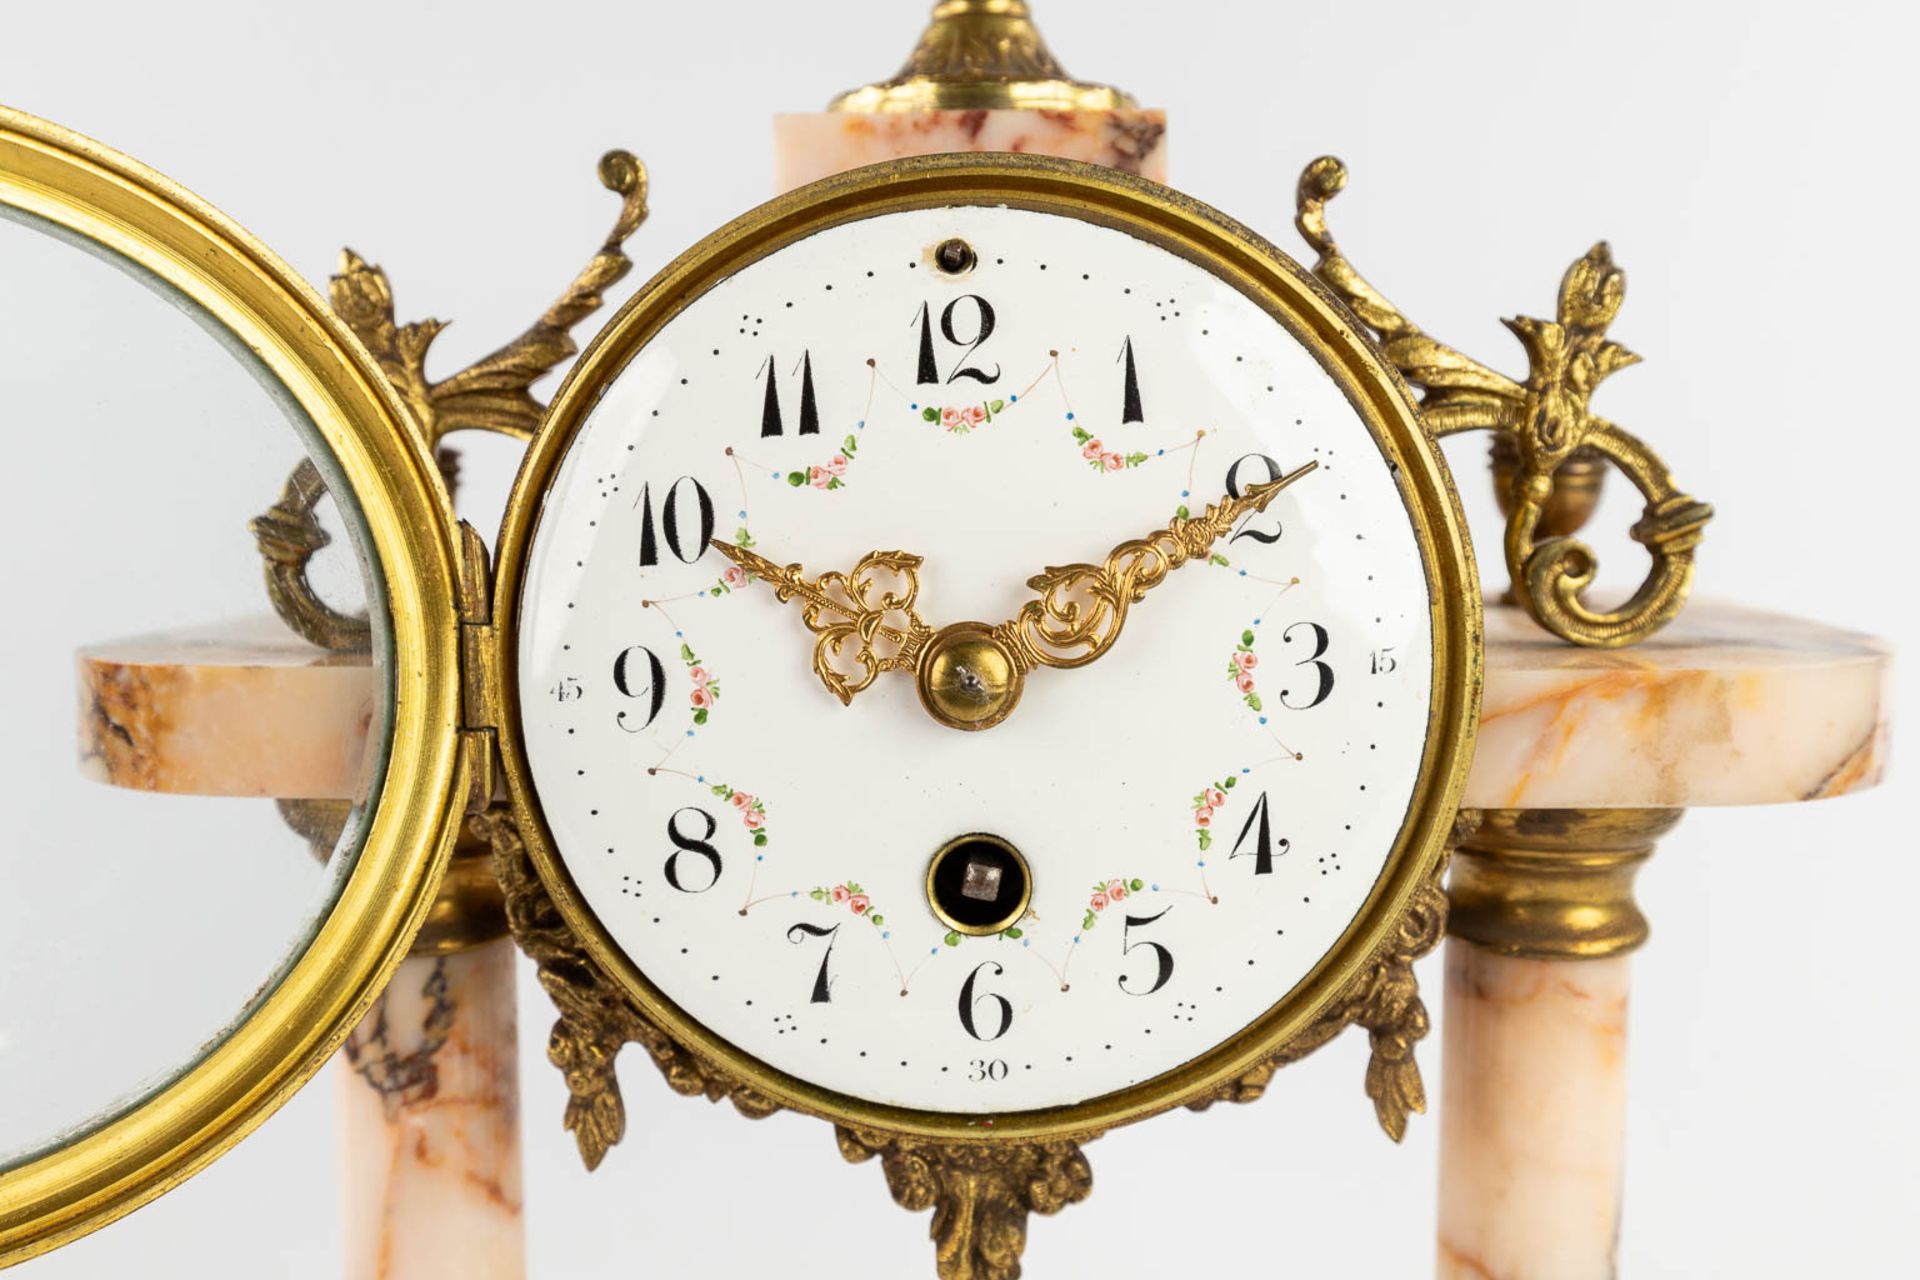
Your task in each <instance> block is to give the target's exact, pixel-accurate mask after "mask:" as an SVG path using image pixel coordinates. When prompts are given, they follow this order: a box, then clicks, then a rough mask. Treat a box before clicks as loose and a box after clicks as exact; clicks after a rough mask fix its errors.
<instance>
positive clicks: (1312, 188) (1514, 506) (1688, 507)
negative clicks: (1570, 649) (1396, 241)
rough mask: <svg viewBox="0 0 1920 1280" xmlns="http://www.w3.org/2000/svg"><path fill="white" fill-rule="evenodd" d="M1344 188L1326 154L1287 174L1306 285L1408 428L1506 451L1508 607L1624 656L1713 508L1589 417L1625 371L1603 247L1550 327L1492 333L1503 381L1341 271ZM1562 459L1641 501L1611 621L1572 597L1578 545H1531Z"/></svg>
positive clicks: (1580, 565) (1589, 577) (1343, 175)
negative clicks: (1390, 369)
mask: <svg viewBox="0 0 1920 1280" xmlns="http://www.w3.org/2000/svg"><path fill="white" fill-rule="evenodd" d="M1346 182H1347V170H1346V166H1345V165H1344V164H1342V163H1341V162H1340V161H1339V160H1338V159H1336V158H1334V157H1332V156H1322V157H1321V158H1320V159H1318V160H1315V161H1314V162H1313V163H1312V164H1310V165H1308V166H1307V168H1306V169H1305V170H1304V171H1303V172H1302V173H1301V175H1300V183H1299V189H1298V192H1297V197H1296V200H1297V207H1298V213H1297V216H1296V219H1295V225H1297V226H1298V227H1299V230H1300V234H1301V235H1302V236H1303V237H1305V238H1306V241H1307V243H1308V244H1310V245H1312V246H1313V248H1314V249H1315V250H1316V251H1317V252H1318V253H1319V255H1320V258H1319V261H1318V262H1316V263H1315V264H1314V268H1313V271H1314V274H1315V275H1317V276H1318V277H1320V279H1321V280H1322V281H1323V282H1325V283H1326V284H1327V285H1328V287H1330V288H1331V289H1332V290H1333V291H1334V293H1335V294H1336V295H1338V296H1339V298H1340V299H1341V301H1343V302H1345V303H1346V304H1347V306H1348V308H1349V309H1350V310H1351V311H1352V312H1353V313H1354V314H1355V315H1356V316H1357V317H1358V318H1359V319H1360V321H1361V322H1362V323H1363V324H1365V325H1366V326H1367V327H1368V328H1369V329H1371V330H1373V332H1374V334H1375V336H1376V337H1377V338H1378V340H1379V343H1380V346H1381V350H1382V352H1383V354H1385V355H1386V357H1387V359H1388V360H1389V361H1391V362H1392V363H1393V365H1394V366H1395V367H1396V368H1398V369H1399V370H1400V373H1401V375H1402V376H1403V377H1405V378H1406V380H1407V381H1408V382H1410V383H1412V384H1413V385H1414V386H1415V387H1417V388H1419V389H1420V391H1421V392H1422V397H1421V406H1420V407H1421V416H1422V417H1423V418H1424V419H1425V420H1426V422H1427V425H1428V426H1429V427H1431V428H1432V430H1433V432H1434V434H1436V435H1441V436H1446V435H1452V434H1454V433H1455V432H1460V431H1475V430H1485V431H1494V432H1498V433H1501V434H1503V435H1505V436H1506V437H1508V438H1510V439H1511V440H1513V441H1514V442H1515V444H1516V446H1517V450H1518V454H1519V458H1518V462H1519V465H1518V466H1517V467H1516V468H1515V472H1514V476H1513V479H1512V482H1511V486H1510V488H1509V490H1508V491H1507V492H1506V493H1505V494H1503V495H1502V505H1503V506H1504V507H1505V508H1506V510H1507V529H1506V542H1505V550H1506V561H1507V571H1508V573H1509V574H1511V576H1512V578H1513V587H1514V595H1515V596H1516V597H1517V598H1518V600H1519V603H1520V604H1521V605H1522V606H1523V607H1524V608H1525V609H1526V611H1527V613H1528V614H1529V615H1530V616H1531V617H1532V618H1533V619H1534V621H1536V622H1538V623H1539V624H1540V625H1541V626H1542V627H1545V628H1546V629H1547V630H1548V631H1550V632H1552V633H1553V634H1554V635H1556V636H1559V637H1560V638H1561V639H1563V640H1567V641H1570V642H1572V643H1574V644H1582V645H1590V646H1594V647H1598V648H1617V647H1620V646H1623V645H1629V644H1637V643H1638V642H1640V641H1642V640H1645V639H1646V638H1647V637H1649V636H1651V635H1653V634H1654V633H1655V632H1657V631H1659V630H1660V629H1661V628H1662V627H1664V626H1665V625H1666V624H1667V623H1669V622H1671V621H1673V619H1674V617H1675V615H1677V614H1678V613H1679V612H1680V609H1681V607H1682V606H1683V605H1684V604H1685V603H1686V599H1687V593H1688V591H1689V590H1690V589H1691V587H1692V583H1693V553H1694V548H1695V547H1696V546H1697V545H1698V544H1699V542H1700V537H1701V534H1702V531H1703V528H1704V526H1705V525H1706V523H1707V521H1708V520H1710V519H1711V518H1712V517H1713V508H1712V507H1711V506H1709V505H1707V504H1706V503H1704V502H1699V501H1696V500H1695V499H1693V498H1691V497H1689V496H1688V495H1686V494H1684V493H1682V492H1680V490H1679V488H1678V487H1677V486H1676V485H1675V484H1674V481H1673V476H1672V474H1671V473H1670V472H1669V471H1668V470H1667V467H1666V464H1664V463H1663V462H1661V460H1660V459H1659V458H1658V457H1657V456H1656V455H1655V454H1654V452H1653V451H1652V450H1651V449H1649V448H1648V447H1647V446H1646V444H1645V443H1643V442H1642V441H1641V440H1640V439H1639V438H1638V437H1636V436H1633V435H1631V434H1629V433H1628V432H1626V431H1624V430H1622V429H1621V428H1620V427H1619V426H1616V425H1615V424H1614V423H1612V422H1609V421H1607V420H1606V419H1605V418H1601V417H1598V416H1596V415H1595V414H1594V413H1593V412H1592V410H1591V409H1590V407H1589V401H1590V400H1591V398H1592V395H1593V392H1594V389H1595V388H1596V387H1598V386H1599V384H1600V383H1601V381H1602V380H1604V379H1605V378H1607V377H1608V376H1609V375H1611V374H1613V373H1615V372H1616V371H1618V370H1620V369H1624V368H1626V367H1627V366H1628V365H1630V364H1634V363H1636V362H1638V360H1639V357H1638V356H1636V355H1634V354H1633V353H1632V352H1631V351H1629V350H1627V349H1626V348H1625V347H1623V346H1621V345H1620V344H1619V343H1617V342H1614V341H1612V340H1611V339H1609V338H1608V337H1607V326H1608V325H1610V324H1612V323H1613V319H1614V317H1615V315H1617V314H1618V313H1619V310H1620V304H1621V301H1622V299H1623V298H1624V297H1625V294H1626V274H1625V273H1624V272H1622V271H1621V270H1620V269H1619V268H1618V267H1616V266H1614V263H1613V255H1612V252H1611V251H1610V250H1609V249H1608V247H1607V245H1606V242H1605V241H1602V242H1600V243H1599V244H1596V245H1594V246H1593V248H1591V249H1589V250H1588V251H1587V253H1586V254H1585V256H1583V257H1581V258H1580V259H1579V260H1578V261H1576V262H1575V263H1574V264H1573V265H1572V266H1571V267H1569V268H1568V269H1567V273H1566V275H1565V277H1564V278H1563V279H1562V280H1561V282H1560V297H1559V306H1558V308H1557V310H1556V312H1555V318H1554V319H1552V320H1539V319H1534V318H1531V317H1526V316H1520V317H1515V318H1513V319H1509V320H1507V321H1506V322H1505V323H1506V326H1507V328H1508V329H1509V330H1511V331H1512V332H1513V334H1514V336H1515V337H1517V338H1518V339H1519V340H1520V344H1521V346H1522V347H1523V348H1524V349H1525V350H1526V353H1527V362H1528V366H1529V367H1528V374H1527V378H1526V381H1525V382H1516V381H1514V380H1513V379H1511V378H1508V377H1507V376H1505V375H1504V374H1501V373H1498V372H1496V371H1495V370H1493V369H1490V368H1488V367H1487V366H1486V365H1483V364H1481V363H1479V362H1478V361H1476V360H1473V359H1471V358H1470V357H1468V356H1466V355H1463V354H1462V353H1461V352H1459V351H1456V350H1454V349H1453V348H1452V347H1449V346H1447V345H1446V344H1445V343H1442V342H1439V341H1437V340H1436V339H1434V338H1432V337H1430V336H1429V335H1427V334H1426V333H1425V332H1423V331H1422V330H1421V329H1420V327H1419V326H1418V325H1416V324H1414V323H1413V322H1412V321H1411V320H1409V319H1408V318H1407V317H1406V316H1405V315H1404V314H1402V313H1401V312H1400V310H1399V309H1398V308H1397V307H1395V306H1394V305H1393V304H1392V303H1391V302H1389V301H1387V299H1386V298H1385V296H1383V295H1382V294H1381V293H1380V292H1379V291H1378V290H1377V289H1375V288H1374V287H1373V286H1372V285H1370V284H1369V283H1367V281H1366V280H1365V279H1364V278H1363V277H1362V276H1361V275H1360V273H1359V272H1358V271H1356V270H1355V269H1354V267H1353V264H1352V263H1351V262H1350V261H1349V260H1348V259H1347V257H1346V255H1345V254H1344V253H1342V252H1341V250H1340V247H1339V245H1338V244H1337V243H1336V242H1335V241H1334V238H1333V233H1332V232H1331V231H1330V230H1329V229H1328V227H1327V218H1326V206H1327V202H1328V201H1329V200H1331V199H1333V198H1334V197H1335V196H1336V195H1338V194H1339V193H1340V191H1341V190H1342V189H1343V188H1345V186H1346ZM1576 453H1579V454H1581V455H1582V456H1583V457H1586V456H1591V455H1594V454H1597V455H1599V456H1600V457H1603V458H1606V459H1607V460H1609V461H1611V462H1612V463H1613V464H1614V465H1615V466H1617V467H1619V468H1620V470H1622V471H1623V472H1625V473H1626V475H1627V478H1628V479H1629V480H1631V481H1633V483H1634V486H1635V487H1636V488H1638V489H1639V490H1640V493H1641V496H1642V497H1643V498H1644V499H1645V502H1646V506H1645V510H1644V512H1643V514H1642V516H1641V518H1640V520H1639V521H1638V522H1637V523H1636V524H1635V525H1634V526H1633V529H1632V535H1633V538H1634V540H1635V541H1636V542H1639V543H1640V544H1641V545H1643V546H1644V547H1646V548H1647V551H1648V553H1649V554H1650V555H1651V556H1652V559H1653V564H1652V567H1651V568H1650V570H1649V571H1648V573H1647V576H1646V577H1645V578H1644V579H1643V580H1642V581H1641V583H1640V586H1639V587H1638V589H1636V590H1635V591H1634V593H1633V595H1632V597H1631V598H1629V599H1628V600H1627V601H1626V603H1624V604H1622V605H1621V606H1619V607H1618V608H1615V609H1608V610H1598V609H1594V608H1592V607H1590V606H1589V605H1588V604H1587V603H1586V602H1585V601H1584V600H1583V599H1582V595H1583V593H1584V592H1585V591H1586V589H1587V587H1588V586H1589V585H1591V584H1592V582H1593V579H1594V575H1595V572H1596V570H1597V562H1596V560H1595V558H1594V554H1593V552H1592V550H1591V549H1590V548H1588V547H1587V546H1586V544H1584V543H1582V542H1580V541H1579V540H1578V539H1576V538H1574V537H1572V536H1570V535H1566V534H1561V535H1558V536H1550V537H1542V536H1541V534H1542V533H1543V532H1545V530H1544V529H1543V528H1542V526H1543V523H1544V522H1545V520H1546V517H1547V515H1548V511H1549V504H1550V503H1551V502H1552V499H1553V497H1554V473H1555V472H1556V471H1557V470H1558V469H1559V468H1560V466H1561V465H1562V464H1563V463H1566V462H1567V461H1568V460H1569V459H1570V458H1572V457H1573V456H1574V455H1575V454H1576Z"/></svg>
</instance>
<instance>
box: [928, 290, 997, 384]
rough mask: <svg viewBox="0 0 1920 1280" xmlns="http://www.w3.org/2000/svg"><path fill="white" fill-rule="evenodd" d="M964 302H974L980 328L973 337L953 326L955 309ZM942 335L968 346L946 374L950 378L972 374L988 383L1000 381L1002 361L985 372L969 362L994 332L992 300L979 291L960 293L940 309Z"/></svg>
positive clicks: (967, 376)
mask: <svg viewBox="0 0 1920 1280" xmlns="http://www.w3.org/2000/svg"><path fill="white" fill-rule="evenodd" d="M963 302H971V303H972V304H973V305H974V316H975V320H976V323H977V329H978V331H977V332H976V333H975V334H974V336H973V337H972V338H970V339H969V338H963V337H961V336H960V335H959V334H958V333H956V332H955V331H954V327H953V313H954V311H955V309H956V308H958V307H959V305H960V304H961V303H963ZM940 336H941V337H943V338H945V339H946V340H947V341H948V342H951V343H952V344H953V345H954V346H956V347H958V346H965V347H966V350H965V351H962V352H961V353H960V359H959V361H958V362H956V363H955V365H954V369H953V372H952V373H950V374H948V375H947V381H948V382H952V381H953V380H954V379H956V378H972V379H973V380H974V381H975V382H980V383H988V384H991V383H995V382H998V381H1000V366H999V365H997V364H996V365H995V366H993V372H992V373H991V374H986V373H982V372H981V371H980V370H978V369H975V368H973V367H972V366H971V365H969V364H968V363H967V357H968V356H971V355H972V354H973V353H974V352H976V351H978V350H979V349H980V347H981V344H982V343H984V342H986V340H987V339H988V338H989V337H991V336H993V304H991V303H989V302H988V301H987V300H986V299H985V298H983V297H981V296H980V295H979V294H977V293H967V294H962V295H961V296H960V297H958V298H955V299H954V300H953V301H952V302H949V303H948V304H947V306H946V309H945V310H944V311H942V312H941V313H940Z"/></svg>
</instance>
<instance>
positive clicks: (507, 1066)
mask: <svg viewBox="0 0 1920 1280" xmlns="http://www.w3.org/2000/svg"><path fill="white" fill-rule="evenodd" d="M514 956H515V952H514V947H513V943H512V941H511V940H509V939H506V938H502V939H500V940H498V941H495V942H490V943H487V944H486V945H485V946H482V947H478V948H476V949H474V950H471V951H460V952H455V953H453V954H451V955H445V956H411V957H409V958H408V959H406V960H405V961H403V962H402V963H401V965H400V968H399V969H398V970H397V971H396V972H395V973H394V975H393V979H392V981H391V982H389V983H388V984H387V989H386V992H385V993H384V994H382V995H381V997H380V999H379V1001H378V1003H376V1004H375V1005H374V1007H373V1008H372V1010H370V1011H369V1012H368V1014H367V1016H366V1018H365V1019H364V1020H363V1021H362V1022H361V1024H360V1026H359V1027H357V1028H356V1029H355V1030H354V1032H353V1035H352V1036H351V1037H350V1038H349V1040H348V1042H347V1044H346V1046H345V1048H344V1049H343V1050H342V1051H341V1054H340V1056H339V1058H337V1059H336V1060H335V1064H334V1070H335V1072H336V1074H337V1076H338V1091H339V1100H340V1120H341V1142H342V1148H341V1159H342V1180H341V1185H342V1188H343V1191H342V1201H343V1208H344V1211H345V1219H346V1235H345V1244H346V1250H345V1252H346V1269H345V1274H346V1275H348V1276H352V1277H356V1280H359V1278H364V1280H439V1278H440V1277H445V1276H459V1277H461V1280H519V1278H520V1277H522V1276H524V1275H525V1274H526V1243H525V1228H524V1223H523V1220H522V1217H521V1201H520V1114H519V1068H518V1064H517V1061H516V1057H515V1054H516V1052H517V1048H516V1045H515V1041H514V1000H513V974H514Z"/></svg>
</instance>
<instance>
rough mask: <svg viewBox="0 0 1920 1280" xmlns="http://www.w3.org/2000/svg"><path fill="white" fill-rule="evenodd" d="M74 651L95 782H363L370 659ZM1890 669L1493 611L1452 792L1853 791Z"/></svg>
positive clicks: (263, 790) (1788, 635)
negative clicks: (1463, 784)
mask: <svg viewBox="0 0 1920 1280" xmlns="http://www.w3.org/2000/svg"><path fill="white" fill-rule="evenodd" d="M79 661H80V677H81V699H80V711H81V717H80V737H81V742H82V754H83V755H84V756H85V757H86V760H87V767H88V768H89V769H91V770H93V771H94V773H95V775H96V776H98V777H100V778H102V779H103V780H104V781H107V782H111V783H113V784H114V785H116V786H123V787H133V788H137V789H141V790H148V791H178V792H194V793H196V794H202V795H245V796H267V795H270V796H282V797H296V798H308V799H326V798H348V797H352V796H355V795H357V794H359V792H358V790H357V788H358V787H359V786H360V785H361V783H360V781H359V778H360V772H361V768H362V760H363V758H364V757H365V755H366V739H367V734H368V732H369V730H370V728H371V726H372V725H373V723H374V719H375V717H374V706H375V703H374V680H373V675H372V672H371V670H370V669H369V668H368V667H367V665H366V659H365V658H364V657H362V658H359V659H357V660H355V659H342V658H334V657H332V656H330V655H327V654H323V653H321V652H320V651H318V650H316V649H313V648H311V647H308V646H307V645H305V644H304V642H302V641H300V640H299V639H297V638H296V637H293V636H290V635H288V634H287V633H286V632H285V630H284V629H283V628H280V627H279V624H278V623H276V622H273V621H271V620H263V621H260V622H256V623H249V624H245V625H243V626H239V627H232V628H226V629H222V630H219V631H207V632H197V633H184V634H180V635H174V636H155V637H150V638H148V639H145V640H139V641H128V642H123V643H115V644H107V645H99V646H95V647H93V648H91V649H88V650H86V651H84V652H83V653H82V654H81V655H80V659H79ZM355 662H357V663H358V665H353V663H355ZM1891 675H1892V657H1891V654H1890V653H1889V651H1888V649H1887V647H1886V646H1885V645H1884V644H1882V643H1881V642H1880V641H1877V640H1874V639H1872V638H1870V637H1867V636H1862V635H1858V634H1856V633H1854V632H1850V631H1841V630H1838V629H1836V628H1833V627H1825V626H1821V625H1819V624H1817V623H1812V622H1807V621H1804V620H1802V619H1798V618H1791V617H1784V616H1781V615H1778V614H1769V613H1762V612H1759V611H1756V610H1750V609H1742V608H1738V607H1734V606H1730V605H1722V604H1714V603H1711V602H1704V601H1703V602H1697V603H1695V604H1693V605H1692V606H1691V607H1689V608H1688V610H1687V611H1686V612H1685V613H1684V614H1682V615H1681V616H1680V618H1679V620H1678V621H1676V622H1675V623H1674V624H1673V625H1672V626H1671V627H1669V628H1667V630H1665V631H1663V632H1662V633H1660V635H1659V636H1657V637H1655V638H1654V639H1653V640H1652V641H1650V642H1649V643H1647V644H1644V645H1640V646H1638V647H1637V648H1633V649H1627V650H1615V651H1605V650H1597V649H1577V648H1574V647H1572V646H1570V645H1566V644H1562V643H1561V642H1560V641H1557V640H1555V639H1553V638H1552V637H1550V636H1548V635H1547V634H1546V633H1545V632H1543V631H1541V630H1540V629H1539V628H1537V627H1535V626H1534V624H1533V623H1532V622H1530V621H1529V620H1528V619H1527V618H1526V617H1525V615H1524V614H1522V613H1521V612H1520V611H1519V610H1517V609H1514V608H1510V607H1505V606H1490V607H1489V608H1488V610H1487V654H1486V690H1485V701H1484V710H1483V712H1482V716H1481V724H1480V740H1479V745H1478V747H1477V748H1476V750H1475V755H1474V764H1473V772H1472V774H1471V776H1470V777H1469V780H1468V783H1467V794H1466V803H1467V804H1468V805H1469V806H1473V807H1476V808H1490V809H1516V808H1536V809H1538V808H1649V807H1651V808H1687V807H1691V806H1697V805H1731V804H1775V803H1785V802H1790V801H1796V800H1812V799H1818V798H1821V797H1825V796H1837V795H1844V794H1846V793H1848V792H1850V791H1863V790H1865V789H1867V788H1869V787H1871V786H1873V785H1875V784H1876V783H1878V782H1879V780H1880V775H1881V772H1882V770H1883V769H1884V767H1885V763H1886V748H1887V730H1886V723H1885V714H1886V707H1887V706H1888V698H1889V691H1888V685H1889V681H1890V679H1891ZM401 749H404V745H403V746H402V748H401Z"/></svg>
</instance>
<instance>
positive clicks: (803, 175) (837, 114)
mask: <svg viewBox="0 0 1920 1280" xmlns="http://www.w3.org/2000/svg"><path fill="white" fill-rule="evenodd" d="M1166 135H1167V117H1166V113H1165V112H1163V111H1148V110H1142V109H1139V108H1129V109H1126V110H1122V111H1014V110H998V111H977V110H976V111H954V110H947V111H902V112H888V113H882V114H863V113H859V112H851V111H821V112H815V113H811V114H806V115H779V116H775V117H774V118H773V166H774V168H773V175H774V176H773V185H774V189H775V190H776V191H790V190H792V189H793V188H794V187H799V186H804V185H806V184H807V183H809V182H813V181H815V180H816V179H819V178H826V177H830V176H832V175H833V174H836V173H843V172H845V171H846V170H848V169H857V168H859V167H860V166H861V165H868V164H878V163H879V162H880V161H882V160H895V159H898V158H899V157H901V156H924V155H935V154H938V153H941V152H947V151H1020V152H1026V153H1028V154H1030V155H1046V156H1061V157H1063V158H1065V159H1068V160H1084V161H1087V162H1088V163H1091V164H1104V165H1108V166H1110V167H1112V168H1115V169H1124V170H1126V171H1127V172H1128V173H1137V174H1140V175H1141V176H1142V177H1147V178H1151V179H1153V180H1154V181H1155V182H1165V181H1166V180H1167V145H1166Z"/></svg>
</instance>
